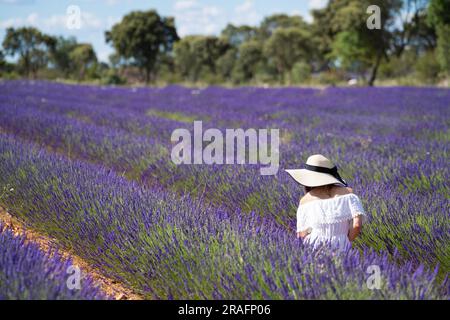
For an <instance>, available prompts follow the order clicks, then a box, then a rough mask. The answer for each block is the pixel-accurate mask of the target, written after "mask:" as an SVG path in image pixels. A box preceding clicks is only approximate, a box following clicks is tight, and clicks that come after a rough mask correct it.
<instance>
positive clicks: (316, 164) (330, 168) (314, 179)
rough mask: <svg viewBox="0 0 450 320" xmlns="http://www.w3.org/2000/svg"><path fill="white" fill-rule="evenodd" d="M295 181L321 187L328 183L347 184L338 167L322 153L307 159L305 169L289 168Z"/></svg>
mask: <svg viewBox="0 0 450 320" xmlns="http://www.w3.org/2000/svg"><path fill="white" fill-rule="evenodd" d="M286 172H287V173H289V174H290V175H291V177H292V178H294V180H295V181H297V182H298V183H300V184H301V185H303V186H306V187H320V186H325V185H328V184H339V185H343V186H347V182H346V181H345V180H344V179H342V178H341V176H340V175H339V173H338V171H337V167H336V166H335V165H334V164H333V163H332V162H331V161H330V160H329V159H327V158H325V157H324V156H323V155H321V154H315V155H312V156H310V157H309V158H308V160H306V165H305V168H304V169H287V170H286Z"/></svg>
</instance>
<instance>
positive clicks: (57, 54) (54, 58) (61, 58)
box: [50, 37, 78, 78]
mask: <svg viewBox="0 0 450 320" xmlns="http://www.w3.org/2000/svg"><path fill="white" fill-rule="evenodd" d="M77 45H78V43H77V40H76V39H75V38H74V37H70V38H64V37H58V38H56V41H55V45H54V46H52V48H51V50H50V52H51V62H52V63H53V65H54V67H55V68H56V69H57V70H58V71H60V72H61V73H62V74H63V76H64V77H66V78H67V77H69V76H70V75H71V73H72V72H73V71H74V65H73V61H72V60H71V57H70V54H71V52H72V51H73V50H74V49H75V48H76V47H77Z"/></svg>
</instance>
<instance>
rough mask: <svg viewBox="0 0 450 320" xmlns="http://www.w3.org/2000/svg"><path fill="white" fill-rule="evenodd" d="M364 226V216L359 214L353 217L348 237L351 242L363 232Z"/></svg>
mask: <svg viewBox="0 0 450 320" xmlns="http://www.w3.org/2000/svg"><path fill="white" fill-rule="evenodd" d="M361 228H362V216H357V217H354V218H353V223H352V226H351V227H350V230H349V232H348V239H349V240H350V242H352V241H353V240H355V239H356V238H357V237H358V235H359V234H360V232H361Z"/></svg>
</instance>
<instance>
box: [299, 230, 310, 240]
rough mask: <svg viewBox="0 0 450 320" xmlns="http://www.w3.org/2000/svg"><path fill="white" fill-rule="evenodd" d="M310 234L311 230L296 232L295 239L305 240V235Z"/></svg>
mask: <svg viewBox="0 0 450 320" xmlns="http://www.w3.org/2000/svg"><path fill="white" fill-rule="evenodd" d="M310 233H311V228H308V229H306V230H305V231H301V232H297V238H302V239H303V238H305V237H306V236H307V235H309V234H310Z"/></svg>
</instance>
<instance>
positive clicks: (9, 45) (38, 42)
mask: <svg viewBox="0 0 450 320" xmlns="http://www.w3.org/2000/svg"><path fill="white" fill-rule="evenodd" d="M54 44H55V39H54V38H52V37H50V36H47V35H45V34H43V33H41V32H40V31H39V30H38V29H36V28H33V27H22V28H18V29H14V28H8V29H7V30H6V35H5V38H4V40H3V49H4V51H5V53H6V55H10V56H18V57H19V60H18V66H19V69H20V70H21V71H22V73H23V74H24V75H25V76H27V77H28V76H29V74H30V73H32V74H33V75H34V76H36V73H37V71H38V70H39V69H40V68H42V67H44V66H46V65H47V62H48V59H49V56H48V48H50V47H52V46H53V45H54Z"/></svg>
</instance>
